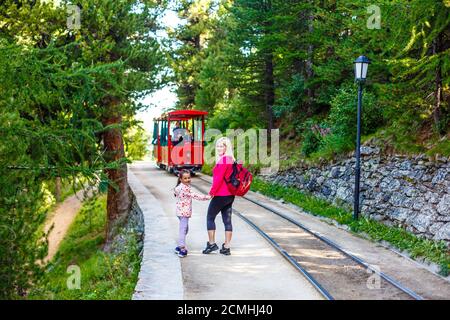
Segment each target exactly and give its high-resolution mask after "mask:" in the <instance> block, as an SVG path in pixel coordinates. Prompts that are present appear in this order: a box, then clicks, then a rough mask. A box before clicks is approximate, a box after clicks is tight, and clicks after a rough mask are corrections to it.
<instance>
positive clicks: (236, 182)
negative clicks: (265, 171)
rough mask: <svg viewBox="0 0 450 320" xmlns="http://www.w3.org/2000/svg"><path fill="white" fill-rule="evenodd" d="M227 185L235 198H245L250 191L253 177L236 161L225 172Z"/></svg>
mask: <svg viewBox="0 0 450 320" xmlns="http://www.w3.org/2000/svg"><path fill="white" fill-rule="evenodd" d="M224 179H225V183H226V184H227V187H228V191H230V193H231V194H232V195H235V196H241V197H242V196H243V195H245V194H246V193H247V192H248V190H249V189H250V185H251V184H252V180H253V175H252V174H251V173H250V171H248V170H247V169H246V168H244V167H243V166H242V164H240V163H237V162H236V161H235V162H234V163H233V164H232V165H231V166H229V168H228V169H227V171H226V172H225V177H224Z"/></svg>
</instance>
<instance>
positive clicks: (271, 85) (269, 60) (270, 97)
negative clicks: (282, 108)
mask: <svg viewBox="0 0 450 320" xmlns="http://www.w3.org/2000/svg"><path fill="white" fill-rule="evenodd" d="M265 60H266V61H265V72H264V82H265V88H264V89H265V90H264V91H265V100H266V110H267V117H268V128H267V129H268V130H269V131H270V130H272V129H273V110H272V109H273V105H274V103H275V81H274V77H273V54H272V53H268V54H267V55H266V59H265ZM269 137H270V132H269Z"/></svg>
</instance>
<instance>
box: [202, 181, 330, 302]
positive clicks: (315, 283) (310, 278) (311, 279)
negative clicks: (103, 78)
mask: <svg viewBox="0 0 450 320" xmlns="http://www.w3.org/2000/svg"><path fill="white" fill-rule="evenodd" d="M201 180H203V179H201ZM203 181H205V180H203ZM194 187H195V188H196V189H198V190H199V191H201V192H203V193H208V192H207V191H205V190H203V189H202V188H200V187H198V186H194ZM233 212H234V213H236V214H237V216H238V217H239V218H241V219H242V220H244V221H245V222H246V223H247V224H249V225H250V226H251V227H252V228H253V229H255V230H256V232H258V233H259V234H260V235H261V236H262V237H263V238H264V239H266V240H267V241H268V242H269V243H270V244H271V245H272V246H273V247H274V248H275V249H276V250H277V251H278V252H279V253H280V254H281V255H282V256H283V257H284V258H285V259H286V260H288V261H289V262H290V263H291V264H292V265H293V266H294V268H295V269H297V271H299V272H300V273H301V274H302V275H303V276H304V277H305V278H306V279H307V280H308V281H309V282H310V283H311V284H312V285H313V287H314V288H315V289H316V290H317V291H319V293H320V294H321V295H322V296H323V297H324V298H325V299H327V300H334V298H333V296H332V295H331V294H330V293H329V292H328V291H327V290H326V289H325V288H324V287H322V285H321V284H320V283H319V282H318V281H317V280H316V279H315V278H314V277H313V276H312V275H311V274H310V273H309V272H308V271H306V270H305V269H304V268H303V267H302V266H301V265H300V264H299V263H298V262H297V260H295V259H294V258H293V257H292V256H291V255H290V254H289V253H287V251H286V250H284V249H283V248H282V247H281V246H280V245H279V244H278V243H277V242H276V241H275V240H274V239H273V238H272V237H270V236H269V235H268V234H267V233H265V232H264V231H263V230H262V229H261V228H259V227H258V226H257V225H256V224H254V223H253V222H252V221H251V220H250V219H248V218H247V217H245V216H244V215H243V214H242V213H241V212H239V211H238V210H236V209H233Z"/></svg>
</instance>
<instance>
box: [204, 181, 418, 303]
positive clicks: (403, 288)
mask: <svg viewBox="0 0 450 320" xmlns="http://www.w3.org/2000/svg"><path fill="white" fill-rule="evenodd" d="M197 177H198V178H199V179H200V180H202V181H204V182H207V183H209V184H211V182H209V181H207V180H205V179H202V178H201V177H200V176H198V175H197ZM242 198H244V199H245V200H247V201H250V202H252V203H254V204H256V205H258V206H260V207H262V208H264V209H266V210H268V211H270V212H272V213H275V214H276V215H278V216H279V217H281V218H283V219H285V220H287V221H289V222H291V223H292V224H294V225H296V226H297V227H299V228H301V229H303V230H304V231H306V232H308V233H309V234H311V235H313V236H314V237H316V238H317V239H319V240H321V241H323V242H325V243H326V244H328V245H329V246H330V247H332V248H334V249H336V250H337V251H339V252H341V253H343V254H344V255H345V256H347V257H349V258H350V259H351V260H353V261H355V262H356V263H357V264H359V265H362V266H363V267H365V268H367V269H370V270H371V271H372V272H374V273H375V274H377V275H378V276H380V277H381V278H383V279H384V280H386V281H387V282H388V283H390V284H391V285H393V286H394V287H396V288H397V289H399V290H400V291H402V292H404V293H406V294H408V295H409V296H411V297H412V298H414V299H415V300H424V299H423V297H422V296H420V295H418V294H417V293H415V292H414V291H412V290H411V289H409V288H407V287H404V286H403V285H401V284H400V283H399V282H398V281H396V280H395V279H393V278H391V277H390V276H388V275H387V274H385V273H383V272H381V271H378V270H377V269H375V268H373V267H372V266H371V265H370V264H368V263H367V262H365V261H364V260H362V259H361V258H358V257H356V256H354V255H353V254H351V253H349V252H347V251H346V250H345V249H343V248H342V247H341V246H339V245H338V244H336V243H334V242H333V241H331V240H330V239H328V238H326V237H324V236H322V235H320V234H318V233H317V232H315V231H313V230H311V229H310V228H308V227H306V226H304V225H303V224H301V223H299V222H297V221H295V220H294V219H292V218H289V217H288V216H286V215H285V214H283V213H281V212H279V211H278V210H276V209H274V208H271V207H269V206H266V205H264V204H261V203H259V202H257V201H256V200H253V199H251V198H249V197H248V196H243V197H242Z"/></svg>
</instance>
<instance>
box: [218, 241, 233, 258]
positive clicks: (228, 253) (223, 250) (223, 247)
mask: <svg viewBox="0 0 450 320" xmlns="http://www.w3.org/2000/svg"><path fill="white" fill-rule="evenodd" d="M220 253H221V254H224V255H226V256H229V255H230V254H231V251H230V248H225V243H224V244H222V249H220Z"/></svg>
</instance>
